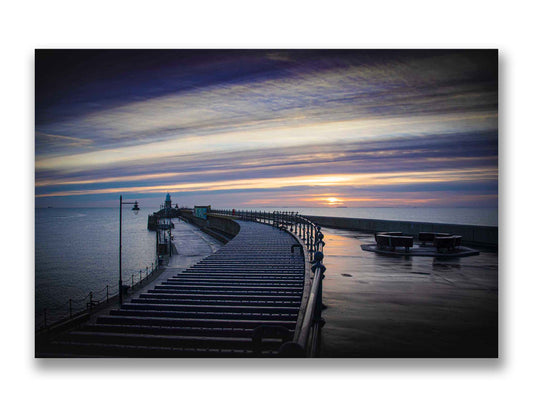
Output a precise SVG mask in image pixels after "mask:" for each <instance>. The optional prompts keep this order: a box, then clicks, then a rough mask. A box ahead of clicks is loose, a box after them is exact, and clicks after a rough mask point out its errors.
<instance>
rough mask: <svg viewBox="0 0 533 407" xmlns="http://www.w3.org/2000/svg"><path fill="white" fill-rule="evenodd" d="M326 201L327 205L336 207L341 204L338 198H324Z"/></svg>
mask: <svg viewBox="0 0 533 407" xmlns="http://www.w3.org/2000/svg"><path fill="white" fill-rule="evenodd" d="M326 201H327V202H328V205H337V204H341V203H342V202H343V201H342V200H340V199H339V198H335V197H330V198H326Z"/></svg>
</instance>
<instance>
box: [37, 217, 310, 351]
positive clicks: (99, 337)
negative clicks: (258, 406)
mask: <svg viewBox="0 0 533 407" xmlns="http://www.w3.org/2000/svg"><path fill="white" fill-rule="evenodd" d="M238 223H239V225H240V232H239V234H238V235H237V236H236V237H235V238H233V239H232V240H231V241H230V242H229V243H227V244H226V245H225V246H223V247H222V248H220V249H219V250H218V251H217V252H216V253H213V254H212V255H210V256H208V257H206V258H205V259H204V260H202V261H200V262H199V263H197V264H195V265H194V266H192V267H190V268H188V269H187V270H184V271H181V272H178V273H177V274H176V275H174V276H173V277H171V278H169V279H167V280H166V281H163V282H161V283H160V284H158V285H156V286H155V287H153V288H152V289H149V290H147V291H146V292H143V293H141V294H140V295H138V296H137V297H136V298H132V299H131V300H130V301H129V302H126V303H124V304H123V305H122V306H121V307H120V308H119V309H113V310H111V311H110V312H109V314H108V315H101V316H99V317H98V318H97V319H96V320H95V322H93V323H87V324H85V325H83V326H80V327H78V328H76V329H75V330H73V331H70V332H67V333H64V334H62V335H59V336H57V337H56V338H54V339H53V340H51V341H50V342H49V343H48V345H47V346H46V347H45V348H43V349H42V350H41V351H40V352H39V353H41V354H40V355H39V354H38V356H42V357H261V356H276V355H277V353H278V350H279V347H280V346H281V344H282V343H283V342H285V341H287V340H291V339H292V336H293V335H294V329H295V325H296V321H297V318H298V314H299V311H300V306H301V298H302V291H303V286H304V258H303V255H302V253H301V251H300V250H295V251H294V253H291V246H292V245H293V244H295V243H296V240H295V238H294V237H293V236H291V235H290V234H289V233H287V232H285V231H281V230H278V229H276V228H274V227H272V226H270V225H264V224H259V223H255V222H246V221H238Z"/></svg>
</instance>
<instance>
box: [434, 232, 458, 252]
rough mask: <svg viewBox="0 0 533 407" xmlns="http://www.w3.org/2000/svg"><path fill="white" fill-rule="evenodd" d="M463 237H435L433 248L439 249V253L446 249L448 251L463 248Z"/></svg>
mask: <svg viewBox="0 0 533 407" xmlns="http://www.w3.org/2000/svg"><path fill="white" fill-rule="evenodd" d="M461 240H462V236H456V235H453V236H435V239H434V240H433V246H435V248H436V249H437V251H438V252H440V251H441V250H444V249H446V251H450V250H455V249H456V248H457V247H459V246H461Z"/></svg>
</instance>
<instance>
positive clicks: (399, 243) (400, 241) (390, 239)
mask: <svg viewBox="0 0 533 407" xmlns="http://www.w3.org/2000/svg"><path fill="white" fill-rule="evenodd" d="M393 233H395V234H393V235H391V234H390V233H388V232H386V233H382V234H379V235H376V236H375V237H376V243H377V246H378V248H379V249H383V248H390V249H391V250H392V251H395V250H396V247H404V248H405V251H406V252H408V251H409V248H410V247H413V236H403V235H402V234H401V233H399V232H393Z"/></svg>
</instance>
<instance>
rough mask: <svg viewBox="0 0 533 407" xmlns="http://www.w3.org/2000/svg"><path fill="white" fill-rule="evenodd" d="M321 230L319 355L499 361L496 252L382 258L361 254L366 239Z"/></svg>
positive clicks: (360, 235) (368, 237)
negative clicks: (322, 308)
mask: <svg viewBox="0 0 533 407" xmlns="http://www.w3.org/2000/svg"><path fill="white" fill-rule="evenodd" d="M322 230H323V232H324V234H325V241H326V246H325V249H324V252H325V259H326V263H325V264H326V266H327V268H328V271H327V272H326V279H325V280H324V292H323V295H324V304H325V305H326V306H328V308H327V309H326V310H325V311H324V313H323V317H324V318H325V320H326V325H325V326H324V328H323V330H322V340H323V342H322V353H321V356H322V357H497V356H498V255H497V253H494V252H487V251H483V250H481V253H480V255H479V256H474V257H465V258H455V259H448V258H439V257H436V258H430V257H407V256H387V255H383V254H378V253H372V252H366V251H363V250H361V247H360V246H361V244H370V243H373V242H374V236H373V235H370V234H364V233H358V232H350V231H342V230H336V229H326V228H324V229H322Z"/></svg>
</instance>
